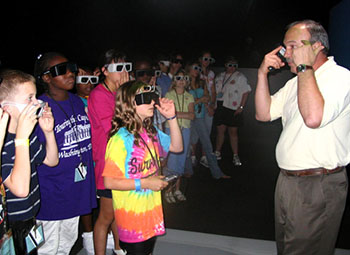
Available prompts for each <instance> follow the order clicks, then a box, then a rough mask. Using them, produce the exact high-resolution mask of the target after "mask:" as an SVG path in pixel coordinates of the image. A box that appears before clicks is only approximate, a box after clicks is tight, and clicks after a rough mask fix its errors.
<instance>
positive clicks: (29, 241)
mask: <svg viewBox="0 0 350 255" xmlns="http://www.w3.org/2000/svg"><path fill="white" fill-rule="evenodd" d="M25 242H26V247H27V254H29V253H30V252H31V251H32V250H34V249H35V248H38V247H40V246H41V245H42V244H43V243H44V242H45V238H44V230H43V225H42V224H39V225H34V226H33V227H32V229H31V230H30V232H29V234H28V235H27V236H26V237H25Z"/></svg>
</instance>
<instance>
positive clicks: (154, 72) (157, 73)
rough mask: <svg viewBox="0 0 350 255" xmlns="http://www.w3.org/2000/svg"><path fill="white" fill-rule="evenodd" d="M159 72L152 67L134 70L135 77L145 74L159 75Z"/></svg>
mask: <svg viewBox="0 0 350 255" xmlns="http://www.w3.org/2000/svg"><path fill="white" fill-rule="evenodd" d="M160 74H161V71H160V70H154V69H147V70H136V71H135V75H136V77H142V76H145V75H147V76H150V77H153V76H156V77H159V76H160Z"/></svg>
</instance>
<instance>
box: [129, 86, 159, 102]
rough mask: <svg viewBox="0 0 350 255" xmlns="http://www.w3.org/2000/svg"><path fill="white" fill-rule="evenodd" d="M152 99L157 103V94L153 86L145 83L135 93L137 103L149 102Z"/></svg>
mask: <svg viewBox="0 0 350 255" xmlns="http://www.w3.org/2000/svg"><path fill="white" fill-rule="evenodd" d="M152 100H153V101H154V102H155V104H158V105H159V94H158V93H157V91H156V87H155V86H151V85H147V86H143V87H141V88H140V89H139V90H138V93H137V94H136V95H135V102H136V104H137V105H142V104H150V103H151V102H152Z"/></svg>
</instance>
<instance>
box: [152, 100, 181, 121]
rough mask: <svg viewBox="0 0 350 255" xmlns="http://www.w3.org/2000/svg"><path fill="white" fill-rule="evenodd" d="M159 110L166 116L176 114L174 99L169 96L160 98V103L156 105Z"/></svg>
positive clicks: (169, 116)
mask: <svg viewBox="0 0 350 255" xmlns="http://www.w3.org/2000/svg"><path fill="white" fill-rule="evenodd" d="M155 107H156V108H157V109H158V111H159V112H160V113H161V114H162V115H163V116H164V117H165V118H171V117H174V116H175V114H176V110H175V104H174V101H173V100H171V99H168V98H165V97H163V98H159V105H155Z"/></svg>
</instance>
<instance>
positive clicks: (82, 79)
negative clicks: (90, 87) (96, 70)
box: [76, 75, 98, 84]
mask: <svg viewBox="0 0 350 255" xmlns="http://www.w3.org/2000/svg"><path fill="white" fill-rule="evenodd" d="M89 82H90V83H91V84H97V83H98V76H94V75H79V76H77V78H76V83H79V84H88V83H89Z"/></svg>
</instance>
